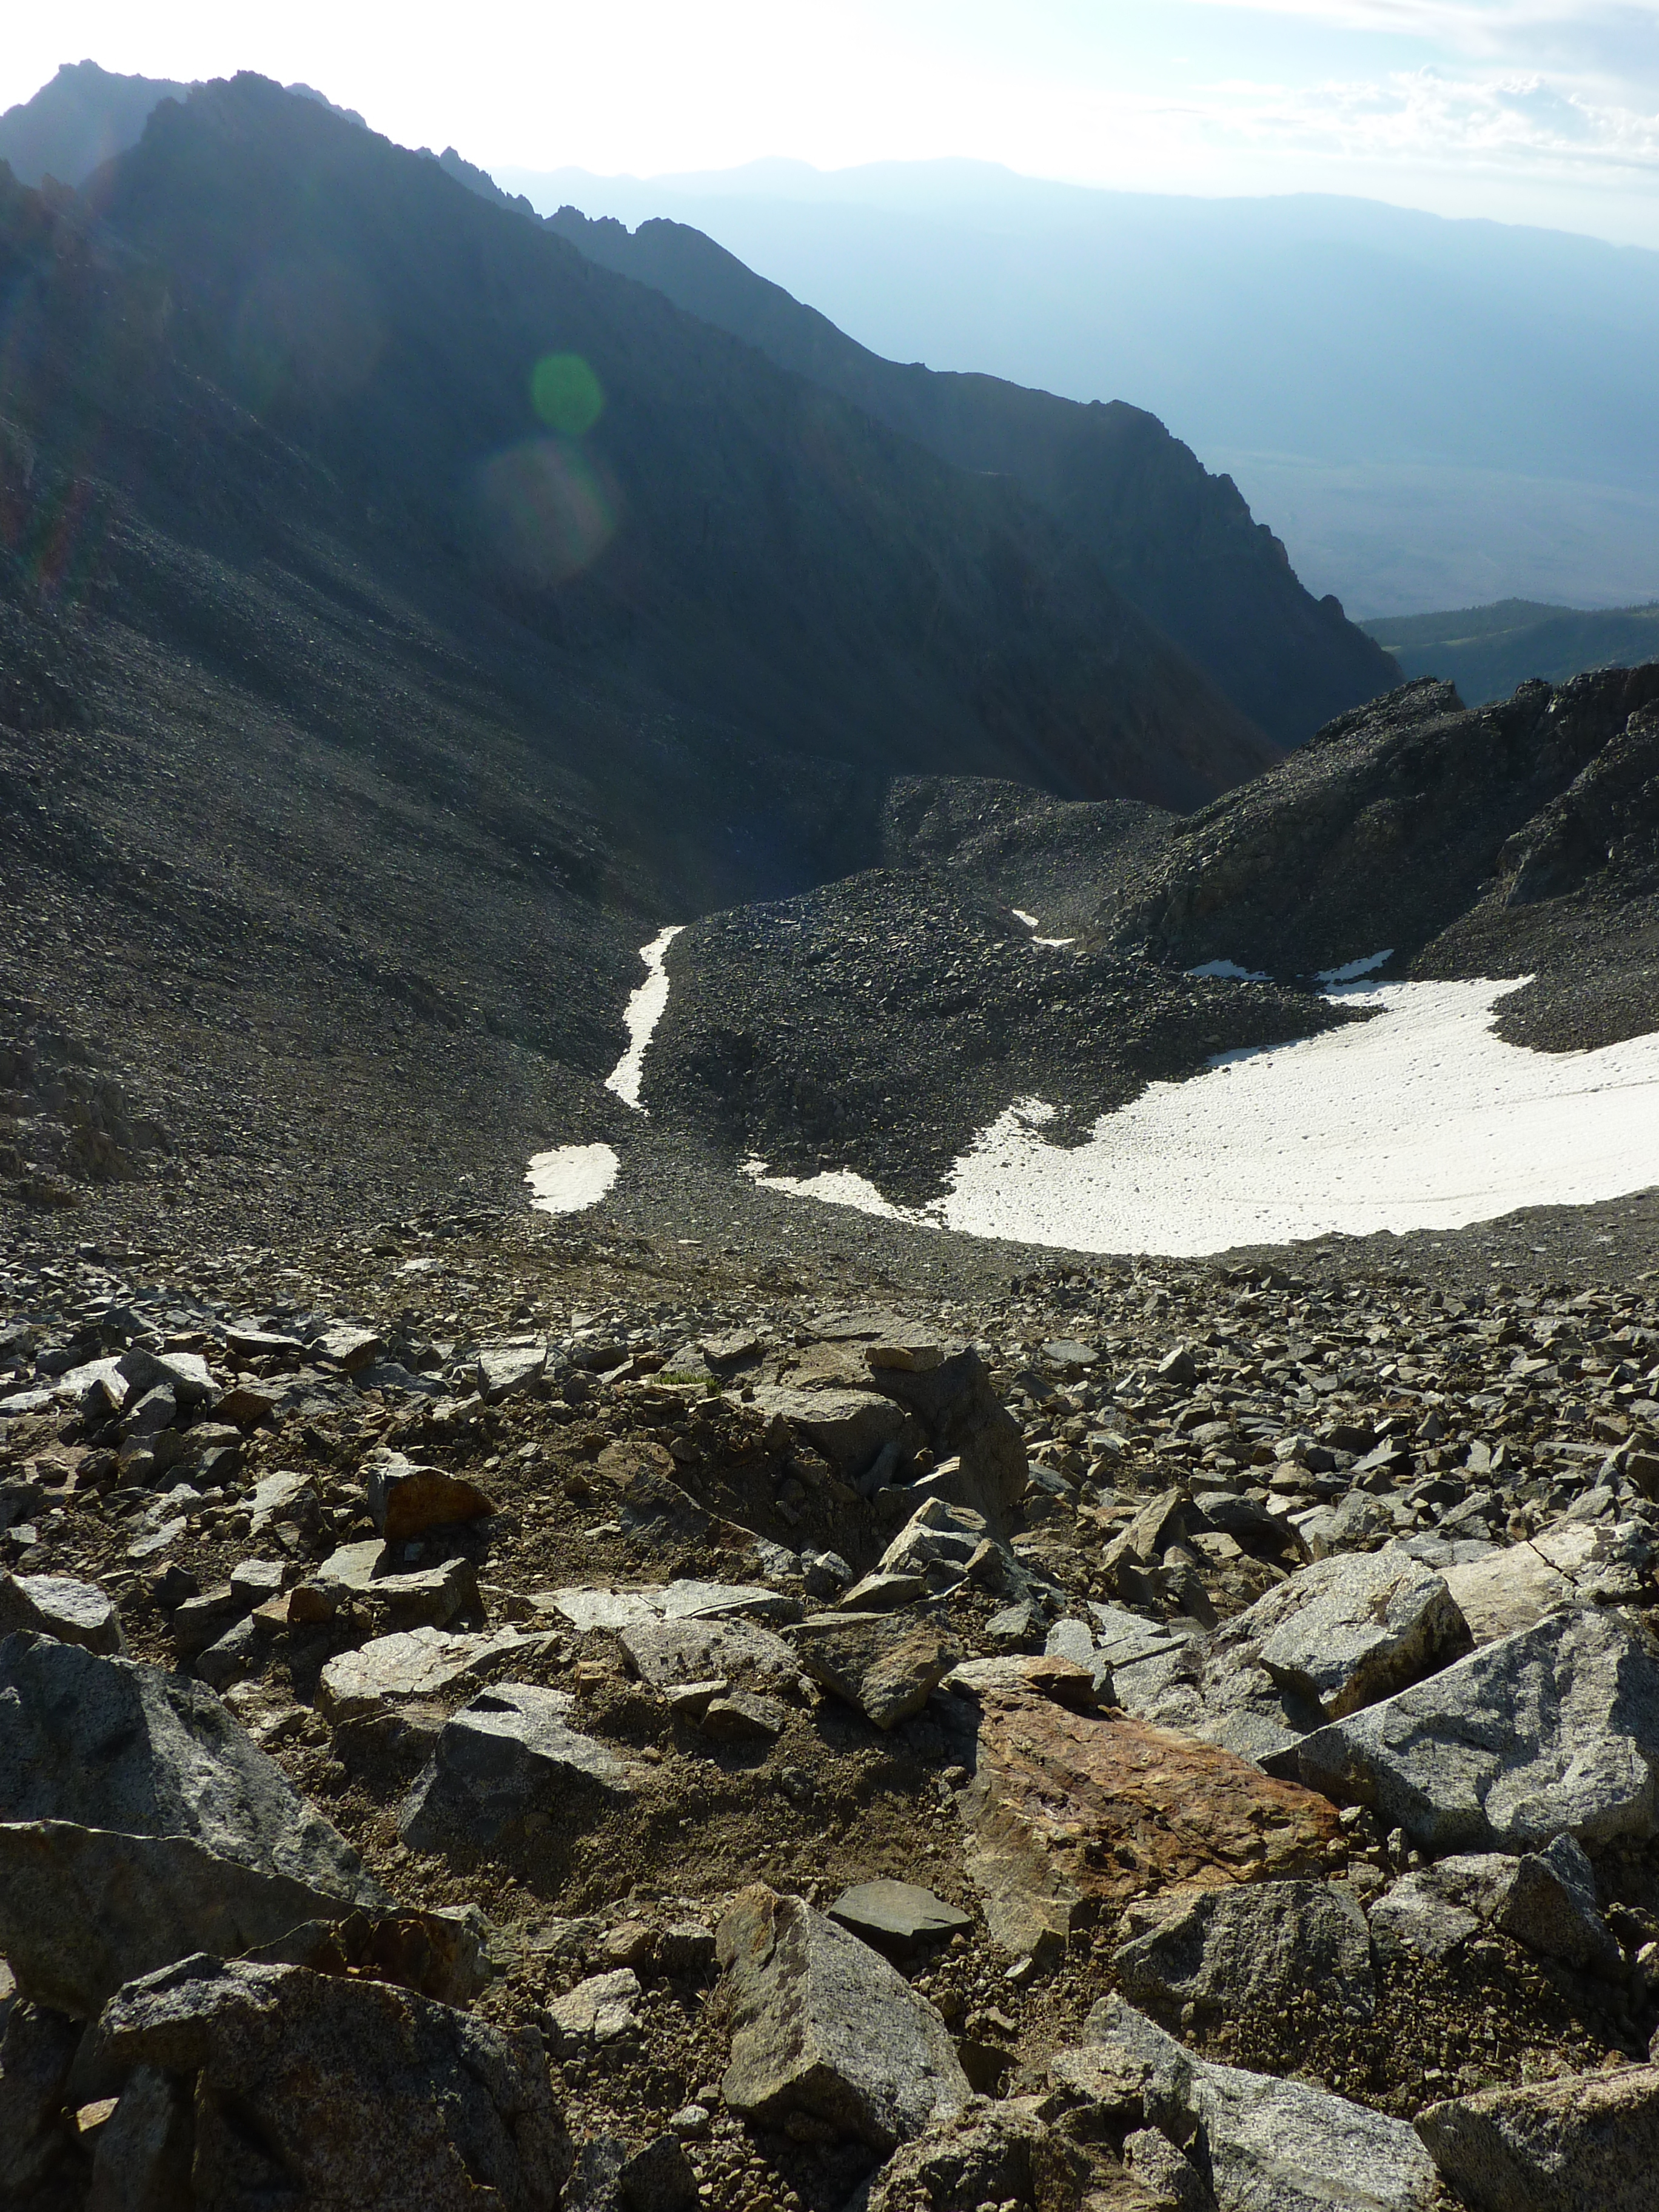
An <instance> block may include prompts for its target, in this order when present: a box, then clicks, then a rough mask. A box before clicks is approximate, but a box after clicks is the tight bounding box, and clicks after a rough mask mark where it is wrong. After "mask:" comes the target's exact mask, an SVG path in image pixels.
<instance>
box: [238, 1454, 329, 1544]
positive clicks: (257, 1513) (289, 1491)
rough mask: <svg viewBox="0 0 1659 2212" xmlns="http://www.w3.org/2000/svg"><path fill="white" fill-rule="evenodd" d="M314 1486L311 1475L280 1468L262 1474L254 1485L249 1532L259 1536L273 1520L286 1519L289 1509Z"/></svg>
mask: <svg viewBox="0 0 1659 2212" xmlns="http://www.w3.org/2000/svg"><path fill="white" fill-rule="evenodd" d="M312 1488H313V1483H312V1480H311V1478H310V1476H309V1475H305V1474H293V1473H292V1472H289V1471H285V1470H283V1469H278V1471H277V1472H276V1474H266V1475H262V1476H261V1477H260V1478H259V1480H258V1482H256V1483H255V1484H254V1486H253V1501H252V1510H251V1513H250V1515H249V1522H248V1534H249V1535H250V1536H257V1535H258V1534H259V1533H260V1531H261V1530H262V1529H264V1528H269V1527H270V1524H271V1522H273V1521H282V1520H285V1519H286V1518H287V1516H288V1509H289V1507H290V1506H291V1505H292V1504H294V1502H295V1499H296V1498H298V1497H299V1496H300V1495H301V1492H304V1491H307V1490H310V1489H312Z"/></svg>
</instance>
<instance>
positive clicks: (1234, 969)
mask: <svg viewBox="0 0 1659 2212" xmlns="http://www.w3.org/2000/svg"><path fill="white" fill-rule="evenodd" d="M1383 957H1384V959H1386V958H1387V957H1388V955H1387V954H1386V953H1385V954H1384V955H1383ZM1187 973H1188V975H1190V976H1192V977H1193V978H1194V981H1202V980H1204V979H1206V978H1211V979H1213V981H1216V982H1218V983H1271V982H1272V981H1273V977H1272V976H1271V975H1267V973H1266V972H1265V971H1264V970H1263V969H1260V968H1241V967H1240V966H1239V964H1238V963H1237V961H1236V960H1206V962H1205V963H1204V965H1203V966H1202V967H1201V968H1189V969H1188V970H1187ZM1326 980H1328V979H1327V978H1325V977H1323V976H1322V977H1321V978H1320V981H1322V982H1323V981H1326Z"/></svg>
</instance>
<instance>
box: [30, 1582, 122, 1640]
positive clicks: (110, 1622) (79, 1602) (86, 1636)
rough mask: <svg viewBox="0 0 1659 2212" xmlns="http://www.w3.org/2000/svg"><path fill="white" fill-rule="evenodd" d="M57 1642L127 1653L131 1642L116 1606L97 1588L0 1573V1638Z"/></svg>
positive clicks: (86, 1584)
mask: <svg viewBox="0 0 1659 2212" xmlns="http://www.w3.org/2000/svg"><path fill="white" fill-rule="evenodd" d="M16 1629H25V1630H29V1631H32V1632H33V1633H34V1634H35V1635H38V1636H55V1637H56V1638H57V1639H58V1642H59V1643H60V1644H81V1645H82V1646H83V1647H84V1648H85V1649H86V1650H88V1651H106V1652H107V1651H113V1652H125V1650H126V1648H127V1639H126V1638H125V1636H124V1635H123V1634H122V1632H121V1618H120V1615H119V1614H118V1613H117V1612H116V1610H115V1604H114V1601H113V1600H112V1599H111V1598H108V1597H106V1595H104V1593H103V1591H102V1590H100V1589H99V1588H98V1585H97V1584H96V1583H83V1582H77V1581H76V1578H75V1577H74V1576H72V1575H9V1574H6V1573H4V1572H3V1571H0V1636H9V1635H10V1634H11V1633H12V1632H13V1631H14V1630H16Z"/></svg>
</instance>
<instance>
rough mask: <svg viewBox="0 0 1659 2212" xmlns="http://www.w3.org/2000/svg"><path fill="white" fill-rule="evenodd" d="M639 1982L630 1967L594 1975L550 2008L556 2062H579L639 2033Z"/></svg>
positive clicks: (555, 1999) (551, 2037) (551, 2042)
mask: <svg viewBox="0 0 1659 2212" xmlns="http://www.w3.org/2000/svg"><path fill="white" fill-rule="evenodd" d="M640 1997H641V1989H640V1978H639V1976H638V1975H637V1974H636V1973H635V1972H634V1969H633V1968H632V1967H631V1966H618V1967H617V1968H616V1970H615V1971H614V1972H611V1973H609V1974H592V1975H590V1976H589V1977H588V1978H587V1980H586V1981H585V1982H578V1983H577V1984H576V1986H575V1988H574V1990H566V1992H565V1994H564V1995H563V1996H562V1997H555V1998H554V2000H553V2002H552V2003H551V2004H550V2005H549V2007H548V2008H547V2010H548V2016H549V2018H550V2021H551V2022H552V2026H551V2027H550V2030H549V2041H550V2044H551V2045H552V2047H553V2056H554V2057H556V2058H576V2057H580V2056H581V2055H582V2054H583V2053H584V2052H585V2051H591V2050H592V2049H594V2048H595V2047H599V2048H603V2047H604V2046H605V2045H606V2044H609V2043H616V2042H619V2041H620V2040H621V2039H622V2038H623V2036H628V2035H637V2034H638V2033H639V2031H640V2015H639V2004H640Z"/></svg>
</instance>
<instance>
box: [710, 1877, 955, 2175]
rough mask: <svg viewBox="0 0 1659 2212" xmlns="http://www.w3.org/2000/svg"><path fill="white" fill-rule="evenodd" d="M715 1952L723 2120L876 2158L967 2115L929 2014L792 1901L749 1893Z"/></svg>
mask: <svg viewBox="0 0 1659 2212" xmlns="http://www.w3.org/2000/svg"><path fill="white" fill-rule="evenodd" d="M715 1942H716V1945H717V1949H718V1955H719V1959H720V1965H721V1966H723V1967H724V1968H725V1969H726V1973H727V1975H728V1977H729V1978H730V1984H731V1990H732V2063H731V2065H730V2067H729V2068H728V2069H727V2071H726V2079H725V2082H724V2084H723V2094H724V2096H725V2099H726V2104H727V2106H729V2107H730V2108H731V2110H732V2111H733V2112H738V2113H740V2114H742V2115H743V2117H744V2118H748V2119H752V2120H754V2121H756V2122H757V2123H758V2124H760V2125H762V2126H768V2127H777V2126H781V2125H782V2124H783V2123H784V2122H785V2121H786V2120H787V2118H788V2116H789V2115H790V2114H791V2113H802V2114H805V2115H806V2116H808V2117H810V2118H813V2119H817V2120H821V2121H823V2122H824V2123H825V2124H827V2125H829V2127H831V2128H833V2129H834V2130H836V2133H837V2134H838V2135H842V2136H852V2137H854V2138H855V2139H856V2140H858V2141H859V2142H866V2143H868V2144H869V2146H870V2147H871V2148H872V2150H877V2151H881V2152H884V2153H885V2152H888V2151H890V2150H891V2149H892V2148H894V2146H895V2145H896V2144H897V2143H900V2142H909V2141H910V2140H911V2139H913V2138H914V2137H915V2136H919V2135H921V2133H922V2131H923V2130H925V2129H926V2128H927V2127H929V2126H931V2125H932V2124H933V2122H934V2121H936V2120H939V2119H942V2118H945V2117H947V2116H948V2115H949V2114H951V2113H952V2112H958V2111H960V2110H961V2109H962V2107H963V2106H965V2105H966V2104H967V2102H968V2100H969V2093H970V2092H969V2085H968V2081H967V2078H966V2076H965V2075H963V2070H962V2068H961V2066H960V2064H959V2063H958V2062H957V2054H956V2048H955V2045H953V2044H952V2042H951V2035H950V2032H949V2030H948V2029H947V2028H946V2027H945V2023H944V2021H942V2020H941V2019H940V2018H939V2015H938V2013H937V2012H935V2011H934V2009H933V2006H932V2005H930V2004H929V2003H928V2002H927V2000H926V1998H924V1997H922V1996H919V1995H918V1994H917V1993H916V1992H915V1990H912V1989H911V1987H910V1986H909V1984H908V1982H906V1981H905V1980H904V1979H903V1978H902V1976H901V1975H900V1974H898V1973H897V1972H896V1971H895V1970H894V1968H893V1967H891V1966H889V1965H888V1964H887V1962H886V1960H884V1959H881V1958H878V1956H877V1955H876V1954H875V1953H874V1952H873V1951H872V1950H871V1948H869V1946H868V1945H867V1944H866V1943H861V1942H860V1941H859V1940H858V1938H857V1936H850V1935H848V1932H847V1930H846V1929H844V1928H838V1927H836V1924H835V1923H834V1922H833V1921H832V1920H828V1919H826V1918H825V1917H823V1915H822V1914H821V1913H817V1912H813V1911H811V1910H810V1909H809V1907H807V1906H806V1905H804V1904H803V1903H802V1902H801V1900H800V1899H799V1898H798V1897H780V1896H779V1895H778V1894H777V1893H775V1891H773V1890H769V1889H767V1888H765V1887H763V1886H762V1885H760V1884H758V1883H757V1884H754V1885H752V1886H751V1887H749V1888H748V1889H745V1890H743V1891H741V1892H740V1893H739V1894H738V1897H737V1899H735V1901H734V1902H733V1904H732V1906H731V1909H730V1910H729V1911H727V1913H726V1917H724V1919H723V1920H722V1921H721V1922H720V1927H719V1929H717V1930H716V1934H715Z"/></svg>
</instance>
